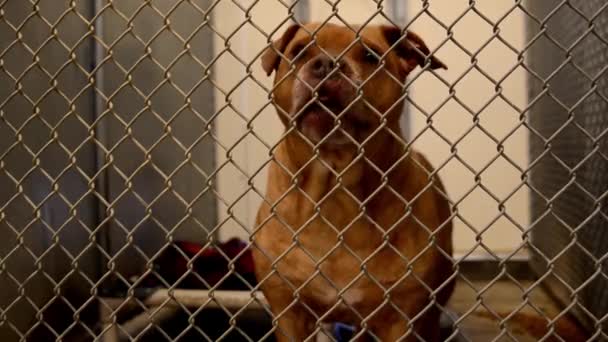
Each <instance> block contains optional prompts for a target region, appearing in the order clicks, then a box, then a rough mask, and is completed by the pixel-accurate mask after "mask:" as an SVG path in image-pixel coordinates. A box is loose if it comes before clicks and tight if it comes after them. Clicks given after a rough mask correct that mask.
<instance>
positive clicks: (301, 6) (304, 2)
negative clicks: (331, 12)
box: [292, 0, 310, 22]
mask: <svg viewBox="0 0 608 342" xmlns="http://www.w3.org/2000/svg"><path fill="white" fill-rule="evenodd" d="M292 3H293V4H294V14H295V19H296V20H297V21H299V22H306V21H309V20H310V3H309V1H308V0H292Z"/></svg>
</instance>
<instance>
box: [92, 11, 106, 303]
mask: <svg viewBox="0 0 608 342" xmlns="http://www.w3.org/2000/svg"><path fill="white" fill-rule="evenodd" d="M103 6H104V0H94V2H93V8H92V12H93V13H92V15H91V19H92V18H95V22H94V23H93V26H94V28H95V31H94V34H95V35H96V36H98V37H100V36H102V35H103V19H102V18H103V17H102V16H97V14H99V13H100V12H101V11H102V9H103ZM99 39H101V38H99ZM92 49H93V51H92V65H91V71H94V70H95V73H94V74H93V75H92V76H93V78H94V80H95V81H94V84H93V87H94V88H93V94H92V96H93V118H94V120H98V119H99V117H100V116H101V115H102V113H103V111H104V107H105V102H104V99H103V97H102V96H100V95H99V93H98V92H99V91H103V88H104V77H103V76H104V75H103V71H102V70H101V69H98V67H99V66H100V65H101V64H102V62H103V59H104V58H105V51H104V48H103V46H102V45H101V43H99V42H98V41H96V40H93V44H92ZM93 131H94V139H95V140H97V143H100V142H101V143H103V142H105V141H108V132H107V128H106V127H105V124H104V123H103V121H99V122H97V123H96V124H95V127H93ZM94 151H95V171H99V170H101V169H102V168H103V167H104V166H105V164H106V158H105V153H104V152H103V151H101V149H100V148H99V147H98V146H96V147H95V149H94ZM94 183H95V191H96V192H97V193H98V194H99V195H100V196H101V197H102V198H105V199H108V195H109V191H108V177H107V172H106V171H104V172H102V173H100V174H99V175H98V176H97V178H96V179H95V181H94ZM96 211H97V215H96V216H97V219H96V222H95V224H96V227H95V229H99V230H98V232H97V236H96V240H97V241H96V242H97V244H99V245H100V246H101V248H102V249H103V250H105V251H106V252H110V247H111V246H110V233H109V230H108V229H104V228H101V227H99V225H100V224H101V222H103V221H104V219H105V217H106V209H105V206H104V205H103V203H102V201H101V200H99V199H98V200H97V208H96ZM104 225H105V224H104ZM99 268H100V272H101V274H104V273H105V272H106V271H107V269H108V268H107V265H105V264H104V262H103V256H102V255H101V254H100V265H99ZM101 290H102V291H103V289H101Z"/></svg>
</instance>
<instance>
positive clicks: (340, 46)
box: [262, 23, 446, 147]
mask: <svg viewBox="0 0 608 342" xmlns="http://www.w3.org/2000/svg"><path fill="white" fill-rule="evenodd" d="M355 29H356V30H358V28H355ZM425 63H428V64H429V65H428V67H429V68H431V69H437V68H446V66H445V65H444V64H443V63H442V62H441V61H440V60H439V59H437V58H435V57H434V56H429V49H428V47H427V46H426V45H425V43H424V42H423V41H422V39H421V38H420V37H419V36H417V35H416V34H414V33H412V32H408V33H407V34H402V31H401V30H400V29H399V28H398V27H393V26H384V25H375V26H366V27H364V28H363V29H361V30H360V32H359V34H357V33H356V32H355V31H353V30H352V29H350V28H347V27H344V26H337V25H333V24H323V25H321V24H317V23H311V24H306V25H304V26H298V25H293V26H290V27H289V28H288V29H287V30H286V31H285V32H284V33H283V36H282V37H281V38H280V39H278V40H276V41H274V42H273V44H272V46H270V47H269V48H268V49H267V50H266V52H265V53H264V55H263V56H262V66H263V68H264V70H265V71H266V73H267V74H268V75H270V74H272V72H273V71H276V75H275V81H274V86H275V88H274V91H273V95H274V101H275V105H276V106H277V110H278V112H279V117H281V120H282V121H283V122H284V123H285V124H293V123H295V125H296V127H297V129H298V130H299V131H300V132H301V133H303V135H304V136H306V137H307V138H308V139H309V140H310V141H311V142H312V143H314V144H318V143H321V144H322V145H324V146H330V147H343V146H345V145H354V144H353V143H354V142H362V141H364V140H365V139H366V138H367V137H369V135H370V134H372V133H374V132H375V131H377V130H378V127H379V126H380V125H381V124H382V122H384V125H385V126H386V127H387V128H389V129H390V128H393V129H396V127H398V121H399V116H400V113H401V110H402V108H403V87H404V84H405V78H406V76H407V75H408V74H409V73H410V72H411V71H412V70H413V69H414V68H416V67H417V66H425Z"/></svg>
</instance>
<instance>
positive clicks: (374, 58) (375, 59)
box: [363, 49, 380, 64]
mask: <svg viewBox="0 0 608 342" xmlns="http://www.w3.org/2000/svg"><path fill="white" fill-rule="evenodd" d="M363 59H365V61H366V62H367V63H370V64H378V63H380V54H379V53H377V52H375V51H372V50H367V49H366V50H365V53H364V55H363Z"/></svg>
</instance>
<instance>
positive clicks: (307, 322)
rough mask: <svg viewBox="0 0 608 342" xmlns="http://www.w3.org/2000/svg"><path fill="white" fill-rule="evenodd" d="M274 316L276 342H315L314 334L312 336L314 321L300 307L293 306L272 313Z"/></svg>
mask: <svg viewBox="0 0 608 342" xmlns="http://www.w3.org/2000/svg"><path fill="white" fill-rule="evenodd" d="M271 305H272V304H271ZM274 315H275V317H276V322H277V327H276V332H275V336H276V338H277V342H288V341H289V342H301V341H310V342H314V341H316V334H313V331H314V326H315V320H314V318H313V317H312V315H310V313H308V312H306V310H304V309H303V308H302V307H301V306H300V305H298V304H295V305H293V306H292V307H290V308H288V309H286V310H283V311H280V312H274Z"/></svg>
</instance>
